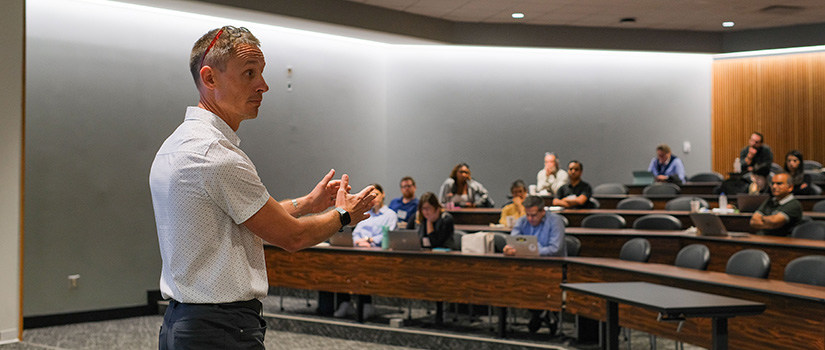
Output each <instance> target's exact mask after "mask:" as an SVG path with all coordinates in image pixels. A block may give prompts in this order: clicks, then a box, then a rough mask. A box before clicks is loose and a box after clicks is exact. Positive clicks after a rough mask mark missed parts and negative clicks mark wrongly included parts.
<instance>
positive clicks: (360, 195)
mask: <svg viewBox="0 0 825 350" xmlns="http://www.w3.org/2000/svg"><path fill="white" fill-rule="evenodd" d="M341 187H343V184H341ZM374 189H375V187H373V186H372V185H369V186H367V187H364V189H363V190H361V192H358V194H356V196H358V198H364V197H366V196H367V195H369V194H371V193H372V190H374Z"/></svg>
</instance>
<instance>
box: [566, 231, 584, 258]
mask: <svg viewBox="0 0 825 350" xmlns="http://www.w3.org/2000/svg"><path fill="white" fill-rule="evenodd" d="M564 245H565V247H567V256H579V251H581V247H582V241H581V240H579V239H578V238H576V237H574V236H568V235H564Z"/></svg>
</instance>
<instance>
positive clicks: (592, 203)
mask: <svg viewBox="0 0 825 350" xmlns="http://www.w3.org/2000/svg"><path fill="white" fill-rule="evenodd" d="M601 206H602V204H601V203H599V200H598V199H596V198H593V197H590V207H591V209H599V208H600V207H601Z"/></svg>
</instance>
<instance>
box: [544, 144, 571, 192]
mask: <svg viewBox="0 0 825 350" xmlns="http://www.w3.org/2000/svg"><path fill="white" fill-rule="evenodd" d="M565 184H567V172H566V171H564V170H562V169H559V159H558V158H557V157H556V154H555V153H551V152H547V153H545V154H544V169H541V170H539V172H538V174H536V190H537V191H539V194H549V195H555V194H556V192H557V191H558V190H559V188H561V187H562V186H564V185H565Z"/></svg>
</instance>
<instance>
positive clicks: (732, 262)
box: [725, 249, 771, 278]
mask: <svg viewBox="0 0 825 350" xmlns="http://www.w3.org/2000/svg"><path fill="white" fill-rule="evenodd" d="M725 272H726V273H728V274H731V275H738V276H745V277H755V278H768V274H769V273H770V272H771V258H770V257H769V256H768V254H767V253H765V252H763V251H761V250H759V249H745V250H740V251H738V252H736V253H735V254H733V255H731V257H730V259H728V265H727V266H726V267H725Z"/></svg>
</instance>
